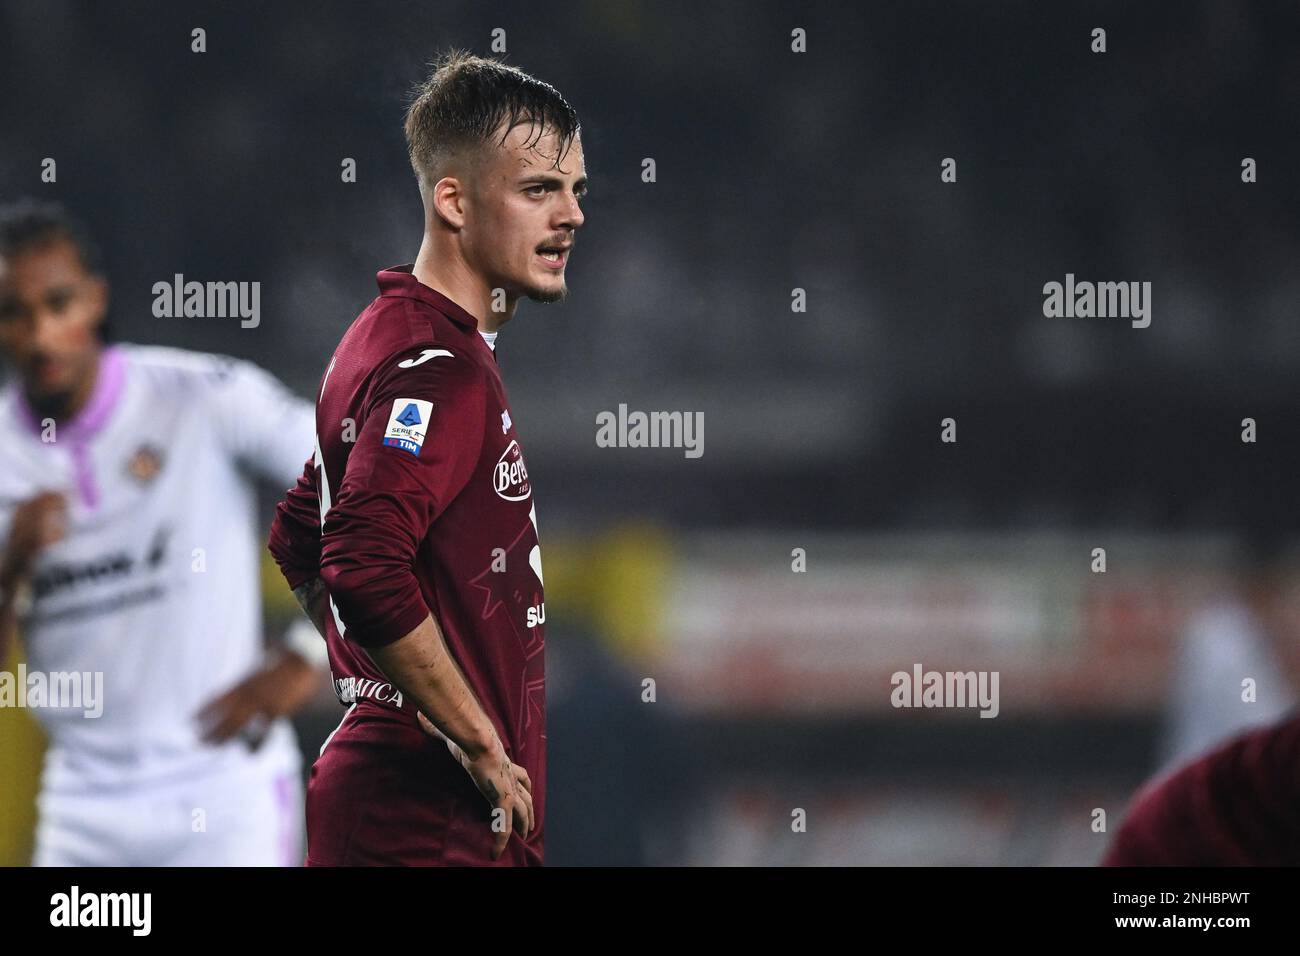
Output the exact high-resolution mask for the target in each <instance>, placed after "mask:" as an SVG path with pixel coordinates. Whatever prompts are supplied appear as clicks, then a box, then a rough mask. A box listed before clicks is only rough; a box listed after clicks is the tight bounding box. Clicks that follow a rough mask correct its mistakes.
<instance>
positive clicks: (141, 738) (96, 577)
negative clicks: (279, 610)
mask: <svg viewBox="0 0 1300 956" xmlns="http://www.w3.org/2000/svg"><path fill="white" fill-rule="evenodd" d="M314 419H315V413H314V409H313V408H312V405H311V403H310V402H305V401H302V400H301V399H299V398H297V397H296V396H294V395H293V394H292V393H291V392H289V391H288V390H287V389H286V388H285V387H284V386H283V385H281V384H280V382H279V381H278V380H276V379H275V378H274V377H273V376H271V375H270V374H268V373H267V372H265V371H263V370H262V369H260V368H258V367H257V366H255V365H253V364H251V363H249V362H244V361H240V360H235V359H230V358H226V357H223V356H215V355H206V354H201V353H196V352H186V351H181V350H179V349H171V348H161V347H152V346H137V345H125V344H121V345H114V346H110V347H108V348H106V349H105V350H104V353H103V357H102V359H101V364H100V369H99V374H98V376H97V379H96V384H95V388H94V392H93V394H92V395H91V397H90V399H89V401H88V402H87V404H86V406H85V408H84V409H83V410H82V411H81V412H80V413H79V414H78V415H77V416H76V417H75V418H74V419H72V420H69V421H67V422H63V423H59V424H57V425H56V424H55V423H54V422H52V421H51V420H48V419H47V420H45V421H39V420H37V419H36V416H35V415H34V414H33V412H32V410H31V409H30V408H29V407H28V405H27V402H26V400H25V398H24V396H23V394H22V392H21V389H20V388H19V387H17V386H16V384H15V383H13V382H11V383H10V384H9V385H8V386H7V388H6V393H5V395H4V398H3V412H2V413H0V463H2V467H0V540H3V539H5V538H7V537H8V530H9V526H10V523H11V521H12V518H13V513H14V509H15V508H16V507H17V506H18V505H19V504H21V503H22V502H23V501H26V500H28V499H30V498H31V497H33V496H34V495H36V494H38V493H40V492H42V491H57V492H61V493H62V494H63V495H64V496H65V498H66V500H67V504H68V533H67V535H66V536H65V537H64V538H63V539H62V540H61V541H59V542H57V543H55V544H54V545H52V546H50V547H49V548H47V549H46V550H45V551H43V552H42V553H41V555H40V557H39V560H38V563H37V565H36V568H35V574H34V578H33V588H32V592H31V594H32V602H31V604H30V606H29V607H28V608H27V609H26V611H25V613H24V615H23V617H22V620H21V623H20V630H21V634H22V639H23V645H24V647H25V650H26V667H27V684H28V685H29V686H30V685H31V684H32V681H33V680H34V679H37V680H39V679H41V678H44V679H46V680H47V681H51V683H49V684H48V685H47V686H48V687H49V688H50V689H51V690H52V689H53V687H54V684H53V683H52V681H53V680H62V681H64V693H63V695H62V698H61V699H60V700H58V701H52V700H46V701H44V702H41V703H39V705H38V704H36V703H33V702H32V701H30V700H29V701H28V706H30V707H31V709H32V712H33V715H34V716H35V717H36V718H37V719H38V720H39V721H40V723H41V724H42V725H44V728H45V730H46V732H47V733H48V735H49V738H50V750H49V753H48V755H47V758H46V768H45V775H44V790H45V796H46V797H47V798H49V797H52V796H57V795H58V794H61V793H63V794H68V795H75V794H86V793H89V792H102V791H106V790H108V789H124V788H132V787H136V786H146V787H148V786H156V785H164V784H167V783H169V782H173V781H177V780H184V779H187V778H188V779H194V778H196V777H199V776H203V775H208V774H223V775H231V774H233V775H239V774H241V773H247V772H248V771H250V770H251V769H253V766H254V765H261V766H268V767H269V766H271V765H274V766H275V767H276V768H278V771H279V772H283V771H284V770H285V768H290V767H292V768H296V767H297V765H298V756H297V748H296V745H295V742H294V739H293V734H292V730H291V728H290V727H289V726H288V724H287V723H286V722H284V721H279V722H277V724H276V726H274V727H273V728H272V729H271V732H270V733H269V735H268V736H267V738H266V740H265V742H264V743H263V744H262V746H261V747H260V748H259V749H258V750H257V751H256V752H255V753H254V752H251V751H250V748H249V746H248V744H246V743H245V742H243V741H242V740H238V739H237V740H235V741H232V742H230V743H228V744H225V745H222V746H217V747H214V746H211V745H208V744H205V743H203V742H202V741H201V740H200V727H199V725H198V722H197V720H196V719H195V715H196V713H197V712H198V710H199V709H200V708H201V707H202V706H203V705H204V704H206V703H207V702H209V701H210V700H212V699H213V698H214V697H216V696H218V695H219V694H221V693H223V692H225V691H227V690H229V689H230V688H231V687H233V686H234V685H235V684H237V683H238V682H239V681H240V680H241V679H243V678H244V677H247V676H248V675H249V674H250V673H251V672H253V671H254V670H256V669H257V668H258V667H259V666H260V665H261V662H262V661H263V658H264V653H265V651H264V644H263V639H262V616H261V599H260V589H261V584H260V558H261V554H262V551H263V547H264V543H263V538H264V535H263V531H262V528H261V527H260V525H259V524H258V521H257V508H256V484H255V479H256V478H257V477H261V478H264V479H267V480H268V481H272V482H275V483H276V485H277V486H278V488H286V487H288V486H289V485H290V484H292V483H293V481H294V479H295V478H296V477H297V475H298V473H299V471H301V469H302V462H303V460H304V459H305V458H306V457H307V455H308V454H309V453H310V451H311V448H312V444H313V441H314V435H315V420H314ZM33 675H36V677H35V678H34V677H33ZM71 675H83V676H82V677H80V678H74V677H72V676H71ZM96 675H102V691H101V695H100V696H101V699H100V700H99V701H89V700H88V698H89V697H90V696H94V695H95V687H96V682H97V681H98V680H100V679H101V678H99V677H98V676H96ZM76 682H80V684H81V687H80V689H81V690H82V691H83V699H82V700H81V701H80V705H79V706H78V705H77V701H76V700H75V698H73V697H72V696H71V694H70V692H69V691H70V688H72V687H73V685H74V683H76ZM47 696H48V697H53V696H54V694H52V693H51V694H49V695H47ZM51 704H58V706H51ZM96 711H99V713H98V716H96V715H95V712H96Z"/></svg>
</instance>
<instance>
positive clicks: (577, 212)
mask: <svg viewBox="0 0 1300 956" xmlns="http://www.w3.org/2000/svg"><path fill="white" fill-rule="evenodd" d="M585 218H586V217H584V216H583V215H582V207H581V206H579V205H578V197H577V196H575V195H573V194H572V193H569V195H568V202H566V203H565V204H564V207H563V210H562V212H561V213H560V219H559V222H558V223H556V225H557V227H558V228H561V229H564V228H568V229H577V228H578V227H579V226H581V225H582V224H583V222H584V221H585Z"/></svg>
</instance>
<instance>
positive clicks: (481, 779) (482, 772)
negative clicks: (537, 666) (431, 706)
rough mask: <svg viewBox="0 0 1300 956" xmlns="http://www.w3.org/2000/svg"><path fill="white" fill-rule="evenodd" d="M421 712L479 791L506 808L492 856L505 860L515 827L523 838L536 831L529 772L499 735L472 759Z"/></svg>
mask: <svg viewBox="0 0 1300 956" xmlns="http://www.w3.org/2000/svg"><path fill="white" fill-rule="evenodd" d="M417 715H418V716H419V718H420V726H421V727H422V728H423V729H424V732H425V733H426V734H428V735H429V736H430V737H435V738H437V739H438V740H441V741H443V742H444V743H445V744H446V745H447V749H448V750H449V751H451V755H452V756H453V757H455V758H456V760H457V761H458V762H459V763H460V765H461V766H462V767H464V768H465V772H466V773H468V774H469V776H470V779H471V780H473V781H474V785H475V786H476V787H478V789H479V793H481V794H483V796H484V797H485V798H487V802H488V803H490V804H492V807H493V809H496V808H498V807H499V808H501V809H502V810H504V811H505V818H506V825H505V827H503V828H502V830H501V832H500V833H498V834H497V835H496V838H495V839H494V841H493V843H492V859H494V860H499V859H501V854H502V853H504V852H505V851H506V844H507V843H509V842H510V831H511V829H513V830H514V831H515V832H516V833H518V834H519V839H521V840H524V839H527V837H528V834H529V833H531V832H532V830H533V824H534V823H535V817H534V816H533V781H532V780H531V779H529V777H528V771H527V770H525V769H524V768H523V767H521V766H519V764H516V763H511V762H510V758H509V757H507V756H506V751H505V748H504V747H502V746H501V739H500V738H499V737H497V738H495V740H494V744H495V746H493V747H492V748H491V749H490V750H488V751H485V752H484V753H483V754H481V755H480V756H479V757H478V758H472V757H470V756H469V755H468V754H467V753H465V751H463V750H462V749H461V748H460V747H459V746H458V745H457V743H456V741H454V740H452V739H451V738H450V737H448V736H447V735H446V734H444V733H443V732H442V731H441V730H439V729H438V728H437V727H436V726H434V724H433V722H432V721H431V720H429V718H428V717H425V716H424V714H421V713H419V712H418V711H417Z"/></svg>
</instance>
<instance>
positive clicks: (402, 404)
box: [384, 398, 433, 457]
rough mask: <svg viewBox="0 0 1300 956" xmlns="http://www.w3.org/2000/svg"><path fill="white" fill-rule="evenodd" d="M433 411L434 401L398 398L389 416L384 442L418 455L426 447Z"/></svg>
mask: <svg viewBox="0 0 1300 956" xmlns="http://www.w3.org/2000/svg"><path fill="white" fill-rule="evenodd" d="M432 413H433V402H426V401H423V400H422V399H419V398H399V399H397V401H395V402H393V410H392V412H390V413H389V416H388V427H387V428H386V429H384V444H385V445H388V446H389V447H390V448H400V449H402V451H409V452H410V453H411V454H412V455H415V456H417V457H418V456H419V454H420V449H421V448H422V447H424V433H425V431H426V430H427V429H428V427H429V416H430V415H431V414H432Z"/></svg>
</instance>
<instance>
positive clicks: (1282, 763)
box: [1102, 711, 1300, 866]
mask: <svg viewBox="0 0 1300 956" xmlns="http://www.w3.org/2000/svg"><path fill="white" fill-rule="evenodd" d="M1297 807H1300V711H1292V712H1291V713H1290V714H1289V715H1288V716H1287V717H1286V718H1285V719H1284V720H1281V721H1279V722H1277V723H1275V724H1272V725H1270V726H1268V727H1262V728H1256V729H1253V730H1249V731H1246V732H1244V733H1241V734H1238V735H1237V736H1236V737H1234V738H1232V739H1231V740H1229V741H1228V742H1227V743H1223V744H1220V745H1219V746H1217V747H1215V748H1213V749H1212V750H1210V751H1209V752H1208V753H1205V754H1202V755H1201V756H1199V757H1197V758H1196V759H1194V760H1191V761H1189V762H1187V763H1185V764H1183V765H1181V766H1179V767H1177V768H1175V769H1174V770H1171V771H1165V772H1164V773H1161V774H1159V775H1158V776H1157V777H1156V778H1155V779H1153V780H1151V781H1150V782H1149V783H1147V784H1146V785H1145V786H1144V787H1142V789H1141V790H1139V791H1138V793H1137V795H1136V796H1135V797H1134V798H1133V801H1132V804H1131V805H1130V807H1129V810H1128V812H1127V813H1126V814H1125V817H1124V822H1123V824H1122V825H1121V826H1120V828H1119V830H1118V832H1116V834H1115V839H1114V841H1113V842H1112V843H1111V845H1110V847H1109V848H1108V849H1107V851H1106V855H1105V857H1104V858H1103V860H1102V865H1103V866H1300V812H1298V811H1297Z"/></svg>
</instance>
